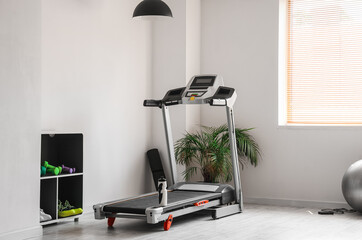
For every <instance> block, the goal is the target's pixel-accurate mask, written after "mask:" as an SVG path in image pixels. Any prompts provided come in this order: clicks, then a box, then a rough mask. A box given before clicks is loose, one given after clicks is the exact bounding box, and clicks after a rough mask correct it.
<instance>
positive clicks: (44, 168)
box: [40, 166, 47, 176]
mask: <svg viewBox="0 0 362 240" xmlns="http://www.w3.org/2000/svg"><path fill="white" fill-rule="evenodd" d="M46 172H47V169H46V167H44V166H40V176H44V175H45V174H46Z"/></svg>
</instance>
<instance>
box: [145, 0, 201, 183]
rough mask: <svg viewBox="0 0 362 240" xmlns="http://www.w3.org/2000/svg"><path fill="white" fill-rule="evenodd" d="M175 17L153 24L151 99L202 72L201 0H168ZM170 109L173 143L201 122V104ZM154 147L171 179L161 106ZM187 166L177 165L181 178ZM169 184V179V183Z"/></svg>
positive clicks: (155, 122)
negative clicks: (158, 152)
mask: <svg viewBox="0 0 362 240" xmlns="http://www.w3.org/2000/svg"><path fill="white" fill-rule="evenodd" d="M165 2H166V3H167V4H168V5H169V7H170V8H171V10H172V12H173V18H164V19H162V20H160V21H154V22H153V23H152V86H153V88H152V89H153V91H152V98H154V99H161V98H163V96H164V95H165V94H166V92H167V91H168V90H170V89H173V88H178V87H184V86H186V84H187V83H188V81H189V80H190V78H191V77H192V76H193V75H195V74H199V72H200V24H201V23H200V20H201V19H200V11H201V10H200V7H201V6H200V0H179V1H165ZM169 109H170V116H171V125H172V134H173V139H174V142H176V141H177V139H179V138H181V137H182V136H183V134H185V131H186V130H188V131H192V130H194V129H197V128H198V127H199V124H200V108H199V106H187V107H186V106H185V105H182V106H172V107H170V108H169ZM151 111H152V114H153V124H152V126H153V128H152V136H153V138H152V139H153V141H152V143H153V146H154V147H155V148H158V149H159V151H160V155H161V158H162V161H163V167H164V170H165V174H166V177H167V179H171V176H170V166H169V162H168V154H167V147H166V141H165V133H164V125H163V120H162V113H161V110H160V109H152V110H151ZM184 170H185V168H184V166H181V165H178V166H177V172H178V181H183V176H182V172H183V171H184ZM169 184H170V182H169Z"/></svg>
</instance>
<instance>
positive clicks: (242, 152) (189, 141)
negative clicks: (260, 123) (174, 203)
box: [175, 125, 260, 182]
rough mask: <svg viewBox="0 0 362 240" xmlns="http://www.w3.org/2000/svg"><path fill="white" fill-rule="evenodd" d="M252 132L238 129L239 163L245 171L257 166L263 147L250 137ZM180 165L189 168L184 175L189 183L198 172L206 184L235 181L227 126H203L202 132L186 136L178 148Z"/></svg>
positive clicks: (176, 145) (177, 154) (236, 130)
mask: <svg viewBox="0 0 362 240" xmlns="http://www.w3.org/2000/svg"><path fill="white" fill-rule="evenodd" d="M250 130H252V128H248V129H240V128H236V129H235V135H236V145H237V150H238V156H239V162H240V164H241V166H242V167H244V166H245V165H246V164H248V163H250V164H251V165H253V166H257V164H258V158H259V156H260V151H259V146H258V144H257V143H256V141H255V140H254V138H253V137H252V136H251V135H250V134H249V133H248V132H249V131H250ZM175 155H176V162H177V163H179V164H182V165H185V166H186V170H185V171H184V172H183V175H184V178H185V180H189V179H190V178H191V177H192V176H193V175H195V174H196V173H197V172H198V171H200V172H201V174H202V176H203V177H204V181H205V182H229V181H231V180H232V163H231V155H230V142H229V131H228V127H227V125H222V126H220V127H207V126H203V127H202V128H201V130H200V131H198V132H195V133H186V134H185V135H184V137H183V138H181V139H179V140H178V141H177V142H176V144H175Z"/></svg>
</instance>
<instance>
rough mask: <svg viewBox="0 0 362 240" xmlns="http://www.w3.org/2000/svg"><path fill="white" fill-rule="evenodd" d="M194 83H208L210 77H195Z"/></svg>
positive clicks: (210, 81) (210, 79) (210, 80)
mask: <svg viewBox="0 0 362 240" xmlns="http://www.w3.org/2000/svg"><path fill="white" fill-rule="evenodd" d="M195 83H196V84H208V85H209V84H210V83H212V78H196V79H195Z"/></svg>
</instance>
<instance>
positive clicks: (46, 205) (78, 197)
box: [40, 133, 83, 225]
mask: <svg viewBox="0 0 362 240" xmlns="http://www.w3.org/2000/svg"><path fill="white" fill-rule="evenodd" d="M45 161H47V162H48V163H49V164H50V165H53V166H61V165H62V164H64V165H65V166H68V167H71V168H76V171H75V173H64V172H62V173H61V174H59V175H52V174H49V173H47V174H46V175H45V176H41V177H40V208H41V209H43V210H44V212H45V213H47V214H50V215H51V216H52V220H50V221H45V222H41V223H40V224H41V225H46V224H52V223H57V222H59V221H61V220H65V219H74V220H75V221H77V220H78V218H79V215H76V216H71V217H66V218H60V217H59V216H58V200H60V201H62V203H64V202H65V200H68V201H69V203H70V204H71V205H73V206H74V207H75V208H83V134H81V133H57V134H53V133H49V134H48V133H47V134H42V135H41V162H40V164H41V165H43V164H44V162H45Z"/></svg>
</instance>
